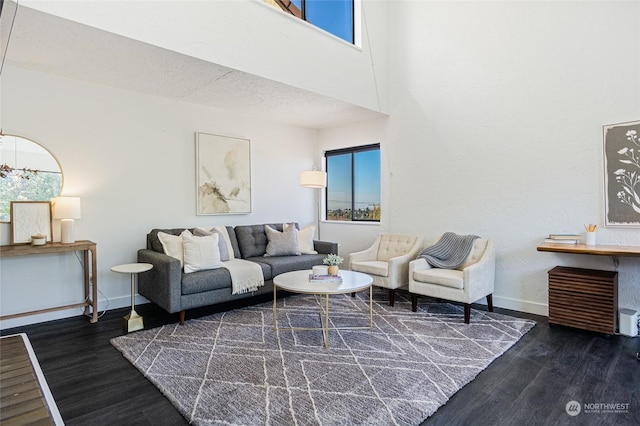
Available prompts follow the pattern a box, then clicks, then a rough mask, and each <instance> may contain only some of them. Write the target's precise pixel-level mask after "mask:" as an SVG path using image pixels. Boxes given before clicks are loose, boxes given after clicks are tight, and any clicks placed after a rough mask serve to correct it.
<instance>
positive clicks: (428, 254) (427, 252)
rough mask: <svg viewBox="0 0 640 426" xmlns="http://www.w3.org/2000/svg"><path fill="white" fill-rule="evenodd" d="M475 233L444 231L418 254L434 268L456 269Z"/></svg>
mask: <svg viewBox="0 0 640 426" xmlns="http://www.w3.org/2000/svg"><path fill="white" fill-rule="evenodd" d="M476 238H480V237H478V236H477V235H458V234H454V233H453V232H445V233H444V234H443V235H442V237H441V238H440V240H438V242H437V243H435V244H434V245H432V246H430V247H427V248H425V249H424V250H422V251H421V252H420V253H419V254H418V258H423V259H425V260H426V261H427V263H429V265H431V266H434V267H436V268H445V269H456V268H457V267H459V266H460V265H462V263H463V262H464V261H465V259H466V258H467V256H468V255H469V253H471V248H472V247H473V242H474V241H475V239H476Z"/></svg>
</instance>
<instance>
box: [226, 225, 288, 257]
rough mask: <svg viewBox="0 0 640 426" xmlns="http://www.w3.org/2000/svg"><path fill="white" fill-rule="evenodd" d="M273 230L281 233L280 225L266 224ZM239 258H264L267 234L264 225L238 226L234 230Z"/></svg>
mask: <svg viewBox="0 0 640 426" xmlns="http://www.w3.org/2000/svg"><path fill="white" fill-rule="evenodd" d="M267 225H269V226H270V227H272V228H273V229H276V230H278V231H282V224H281V223H279V224H267ZM234 231H235V233H236V238H237V240H238V247H239V248H240V253H241V255H242V256H241V258H242V259H248V258H250V257H256V256H264V254H265V253H266V252H267V244H268V243H269V241H268V240H267V233H266V231H265V230H264V225H238V226H236V227H235V228H234Z"/></svg>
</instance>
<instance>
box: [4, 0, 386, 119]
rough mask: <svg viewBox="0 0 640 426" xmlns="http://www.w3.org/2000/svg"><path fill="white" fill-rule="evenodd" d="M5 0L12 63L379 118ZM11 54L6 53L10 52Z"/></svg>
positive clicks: (231, 104) (269, 114) (216, 97)
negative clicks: (16, 5) (16, 6)
mask: <svg viewBox="0 0 640 426" xmlns="http://www.w3.org/2000/svg"><path fill="white" fill-rule="evenodd" d="M14 11H15V4H14V3H13V2H4V7H3V10H2V16H1V19H0V21H1V24H2V47H3V50H4V47H5V46H7V40H8V47H7V50H6V59H5V65H12V66H16V67H21V68H26V69H30V70H35V71H41V72H46V73H51V74H55V75H59V76H63V77H69V78H73V79H77V80H84V81H89V82H93V83H99V84H104V85H108V86H113V87H118V88H121V89H127V90H132V91H135V92H141V93H146V94H151V95H156V96H162V97H165V98H169V99H173V100H176V101H182V102H188V103H193V104H199V105H206V106H209V107H214V108H220V109H224V110H230V111H234V112H238V113H241V114H246V115H250V116H255V117H259V118H264V119H268V120H273V121H277V122H282V123H285V124H290V125H295V126H302V127H309V128H317V129H321V128H326V127H333V126H339V125H343V124H348V123H354V122H359V121H365V120H370V119H373V118H377V117H380V116H381V114H380V113H378V112H375V111H371V110H368V109H366V108H361V107H358V106H355V105H352V104H348V103H346V102H342V101H340V100H337V99H333V98H329V97H326V96H322V95H319V94H317V93H313V92H309V91H306V90H302V89H299V88H295V87H292V86H288V85H285V84H282V83H279V82H276V81H273V80H268V79H265V78H262V77H258V76H255V75H252V74H248V73H245V72H242V71H238V70H234V69H231V68H227V67H224V66H221V65H218V64H214V63H211V62H206V61H203V60H200V59H196V58H193V57H190V56H186V55H183V54H180V53H177V52H174V51H170V50H166V49H163V48H159V47H156V46H152V45H149V44H146V43H142V42H140V41H136V40H132V39H129V38H126V37H122V36H119V35H116V34H113V33H109V32H106V31H103V30H100V29H97V28H93V27H90V26H86V25H82V24H79V23H76V22H73V21H69V20H66V19H62V18H59V17H56V16H53V15H49V14H46V13H43V12H40V11H37V10H34V9H30V8H26V7H22V6H18V10H17V13H16V15H15V20H14V22H13V28H12V30H11V33H10V34H11V35H10V37H9V29H10V28H11V21H12V19H13V16H14ZM3 53H4V52H3Z"/></svg>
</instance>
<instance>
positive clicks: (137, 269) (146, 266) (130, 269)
mask: <svg viewBox="0 0 640 426" xmlns="http://www.w3.org/2000/svg"><path fill="white" fill-rule="evenodd" d="M152 268H153V265H152V264H150V263H126V264H124V265H116V266H114V267H112V268H111V270H112V271H113V272H119V273H121V274H131V312H129V315H125V316H124V318H123V323H122V327H123V328H124V331H125V332H127V333H130V332H132V331H136V330H142V329H143V328H144V324H143V322H142V317H141V316H140V315H138V313H137V312H136V309H135V291H136V287H135V285H136V277H137V274H139V273H141V272H146V271H148V270H150V269H152Z"/></svg>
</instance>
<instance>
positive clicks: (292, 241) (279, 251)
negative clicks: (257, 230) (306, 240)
mask: <svg viewBox="0 0 640 426" xmlns="http://www.w3.org/2000/svg"><path fill="white" fill-rule="evenodd" d="M264 230H265V231H266V234H267V240H268V241H269V242H268V243H267V248H266V249H265V251H266V253H265V254H264V255H265V256H292V255H293V256H299V255H300V249H299V248H298V230H297V229H296V228H295V227H293V226H290V227H289V228H287V230H285V231H282V232H280V231H277V230H275V229H273V228H272V227H270V226H269V225H265V226H264Z"/></svg>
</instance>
